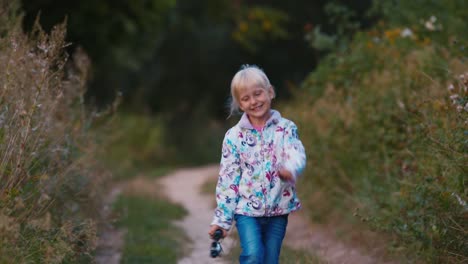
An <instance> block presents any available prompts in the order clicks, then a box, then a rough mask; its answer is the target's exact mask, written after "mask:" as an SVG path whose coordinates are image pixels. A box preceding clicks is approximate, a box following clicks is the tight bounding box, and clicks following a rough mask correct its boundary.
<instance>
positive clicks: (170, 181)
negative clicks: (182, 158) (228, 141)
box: [161, 165, 383, 264]
mask: <svg viewBox="0 0 468 264" xmlns="http://www.w3.org/2000/svg"><path fill="white" fill-rule="evenodd" d="M218 169H219V167H218V165H211V166H206V167H201V168H192V169H183V170H178V171H176V172H174V173H172V174H170V175H168V176H166V177H164V178H162V179H161V184H163V185H164V186H165V190H166V191H167V194H168V196H169V197H170V198H171V199H172V200H173V201H175V202H178V203H180V204H181V205H183V206H184V207H185V208H186V209H187V210H188V212H189V215H188V216H187V217H186V218H185V219H184V220H183V221H182V222H179V223H178V224H180V226H181V227H182V228H183V229H184V230H186V232H187V234H188V235H189V237H190V238H191V239H192V241H193V245H192V248H191V249H192V251H191V254H190V255H189V256H187V257H186V258H184V259H182V260H181V261H180V262H179V263H184V264H185V263H187V264H192V263H193V264H196V263H203V264H205V263H222V262H221V260H220V259H212V258H210V257H209V256H208V248H209V244H210V242H211V241H210V239H209V238H208V235H207V230H208V225H209V223H210V221H211V217H212V214H213V208H212V204H213V197H209V196H207V195H204V194H202V192H201V187H202V185H203V184H204V183H205V182H207V181H209V180H210V179H216V177H217V174H218ZM285 244H286V245H287V246H289V247H291V248H293V249H301V250H306V251H309V252H313V253H314V254H315V255H317V256H318V257H319V258H320V259H322V260H324V261H325V262H326V263H330V264H347V263H349V264H355V263H359V264H371V263H383V262H382V261H381V260H377V259H375V258H373V257H370V256H368V255H365V254H363V253H361V252H360V251H359V249H358V248H357V247H352V246H350V245H345V244H343V243H341V242H339V241H337V240H335V239H334V238H333V237H332V235H331V234H329V233H328V232H327V231H326V230H324V229H322V228H321V227H320V226H312V225H310V224H309V223H308V222H307V221H306V220H305V218H304V217H303V216H302V213H300V212H299V213H293V214H291V215H290V218H289V224H288V230H287V233H286V237H285ZM226 245H231V246H232V245H233V242H232V241H224V242H223V246H224V247H226Z"/></svg>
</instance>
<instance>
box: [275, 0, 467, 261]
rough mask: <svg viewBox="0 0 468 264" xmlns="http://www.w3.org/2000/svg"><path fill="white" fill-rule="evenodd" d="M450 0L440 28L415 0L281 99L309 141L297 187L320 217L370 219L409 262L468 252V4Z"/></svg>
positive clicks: (362, 34)
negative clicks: (289, 100) (467, 16)
mask: <svg viewBox="0 0 468 264" xmlns="http://www.w3.org/2000/svg"><path fill="white" fill-rule="evenodd" d="M395 2H398V3H400V4H401V5H402V6H400V8H403V6H405V7H409V5H411V4H409V2H408V3H407V2H405V3H407V4H404V3H403V1H401V2H400V1H395ZM420 2H421V1H420ZM424 2H429V1H424ZM445 2H447V3H449V2H450V3H452V5H450V6H449V7H443V8H442V7H441V8H442V9H443V12H442V13H443V14H445V16H446V17H447V19H448V20H446V21H445V20H444V22H443V23H446V24H444V27H443V28H442V29H440V31H436V30H435V31H434V32H433V31H430V32H428V31H427V30H423V29H421V27H420V26H419V23H420V22H419V16H418V15H416V16H414V17H411V16H409V15H410V12H412V11H413V10H415V8H413V9H411V10H405V11H403V12H402V13H403V14H407V15H408V16H404V17H405V19H403V18H401V20H396V18H394V17H393V18H392V19H389V20H390V22H389V23H387V20H384V21H383V22H381V23H379V25H377V26H376V27H375V28H373V29H371V30H369V31H367V32H360V33H358V34H357V35H355V37H354V40H353V41H352V43H351V44H350V47H349V52H348V53H347V54H345V53H334V54H331V55H330V56H329V57H328V58H327V59H326V60H324V61H323V62H322V63H321V64H320V65H319V67H318V69H317V70H316V71H314V72H313V73H311V74H310V76H309V77H308V78H307V79H306V80H305V81H304V83H303V85H302V87H303V89H302V90H301V91H296V92H297V95H296V97H295V98H296V99H295V100H294V103H293V104H290V105H284V106H283V107H282V108H283V112H284V114H285V116H289V117H291V118H292V119H293V120H295V121H296V123H297V124H298V126H299V128H300V133H301V139H302V140H303V142H304V144H305V147H306V150H307V154H308V168H307V171H306V173H305V174H306V175H305V177H304V179H303V184H301V188H300V189H299V191H300V192H301V190H302V196H303V200H304V203H305V205H306V208H307V209H308V212H309V213H310V215H311V217H313V218H314V219H319V220H332V219H331V218H333V217H336V216H337V215H339V216H340V219H343V220H347V221H349V222H352V223H354V224H358V221H359V220H360V221H361V222H364V223H367V224H368V226H369V227H370V228H372V229H374V230H378V231H381V232H384V233H387V234H388V235H389V236H390V237H393V238H394V239H395V241H394V243H392V244H391V248H389V249H390V251H392V250H393V251H395V252H398V253H400V254H402V253H403V254H407V255H406V257H407V258H408V261H409V262H411V261H412V260H414V259H423V260H427V261H431V262H437V263H459V262H460V261H462V262H463V261H466V260H467V259H468V250H467V247H466V230H468V224H467V221H466V217H467V216H468V206H467V205H466V201H467V195H468V192H467V188H466V185H467V183H466V175H468V171H467V169H468V168H467V166H466V164H468V152H467V150H468V147H467V146H468V141H467V140H466V136H467V133H468V132H467V131H468V130H467V122H468V105H467V103H468V91H467V84H468V66H467V65H466V63H465V62H464V60H463V58H461V57H460V53H459V48H460V47H461V46H463V44H462V43H460V42H451V41H450V40H453V39H459V40H460V39H463V38H464V36H463V35H464V33H463V32H464V30H463V28H462V27H459V26H458V25H459V23H458V22H459V21H461V15H462V13H463V12H464V11H461V10H467V6H466V4H464V8H462V7H461V6H460V5H461V2H459V1H458V2H457V1H445ZM431 3H432V2H431ZM429 6H430V7H431V8H432V9H430V12H433V13H436V11H439V10H438V9H434V8H436V7H437V8H438V7H439V6H438V5H436V6H433V5H429ZM385 8H387V9H388V8H390V6H389V5H386V6H385ZM392 8H395V7H393V6H392ZM424 8H429V7H427V6H424ZM392 10H393V11H392V15H393V14H395V12H396V10H400V9H392ZM426 11H427V10H426ZM430 12H429V13H428V14H431V13H430ZM397 13H398V12H397ZM438 14H439V13H438ZM449 16H451V17H450V19H449V18H448V17H449ZM441 19H442V18H441ZM457 21H458V22H457ZM397 25H398V26H397ZM401 25H406V26H407V27H408V28H411V29H412V31H411V33H408V31H405V28H402V27H401ZM452 25H453V26H454V28H451V29H450V31H448V32H445V31H444V30H445V28H448V27H451V26H452ZM454 29H456V30H458V31H454ZM404 32H406V33H404ZM407 34H410V35H407ZM304 190H308V191H307V192H308V193H310V194H305V193H304V192H305V191H304Z"/></svg>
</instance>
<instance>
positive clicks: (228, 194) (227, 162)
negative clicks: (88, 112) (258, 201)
mask: <svg viewBox="0 0 468 264" xmlns="http://www.w3.org/2000/svg"><path fill="white" fill-rule="evenodd" d="M235 136H236V135H234V133H233V131H232V130H229V131H228V132H227V133H226V136H225V137H224V140H223V147H222V156H221V164H220V171H219V178H218V184H217V185H216V203H217V207H216V209H215V215H214V218H213V221H212V222H211V224H212V225H218V226H220V227H222V228H224V229H226V230H229V229H230V228H231V226H232V222H233V218H234V210H235V209H236V206H237V202H238V193H239V191H238V190H239V182H240V179H241V168H240V156H239V151H238V149H237V147H236V144H235V142H236V138H235Z"/></svg>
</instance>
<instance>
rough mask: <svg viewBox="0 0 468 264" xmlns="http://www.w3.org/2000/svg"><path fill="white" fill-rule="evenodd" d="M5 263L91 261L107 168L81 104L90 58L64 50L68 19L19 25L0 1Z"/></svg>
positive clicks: (1, 244) (0, 200)
mask: <svg viewBox="0 0 468 264" xmlns="http://www.w3.org/2000/svg"><path fill="white" fill-rule="evenodd" d="M0 14H1V15H0V17H1V19H0V20H1V23H0V65H1V68H0V182H1V184H0V262H2V263H3V262H14V263H25V262H34V263H62V262H67V261H72V260H73V261H79V260H86V259H88V260H89V259H90V256H91V253H92V251H93V250H94V248H95V242H96V220H95V217H96V215H97V213H96V208H97V206H98V203H99V199H98V198H99V197H98V193H99V192H98V186H99V185H100V183H102V182H103V181H104V179H105V177H104V176H105V174H104V173H103V171H101V170H100V169H99V166H98V165H97V164H95V162H94V161H93V160H94V159H93V155H92V154H91V153H93V152H94V150H95V148H96V146H95V145H93V137H92V134H91V133H90V132H89V131H88V127H89V122H90V119H89V118H88V115H87V114H86V111H85V108H84V105H83V93H84V90H85V84H86V77H87V71H88V67H89V61H88V59H87V57H86V56H85V55H84V53H82V52H77V53H75V54H74V56H73V58H72V59H71V60H70V59H69V57H68V54H67V53H66V52H65V47H66V46H67V45H68V43H66V42H65V31H66V30H65V27H66V26H65V23H63V24H60V25H57V26H55V27H54V28H53V29H52V31H51V32H50V34H47V33H45V32H44V31H43V30H42V29H41V27H40V26H39V23H38V22H36V25H35V26H34V29H33V30H32V32H31V33H29V34H26V33H24V32H23V31H22V29H21V16H19V11H18V9H17V2H16V1H0Z"/></svg>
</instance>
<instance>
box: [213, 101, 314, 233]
mask: <svg viewBox="0 0 468 264" xmlns="http://www.w3.org/2000/svg"><path fill="white" fill-rule="evenodd" d="M305 164H306V155H305V151H304V147H303V145H302V143H301V141H300V140H299V137H298V134H297V127H296V125H295V124H294V123H293V122H292V121H290V120H288V119H285V118H282V117H281V115H280V113H279V112H278V111H276V110H271V117H270V118H269V119H268V121H267V122H266V124H265V126H264V128H263V129H262V131H257V130H256V129H254V128H253V126H252V124H251V123H250V121H249V119H248V117H247V115H246V114H244V115H243V116H242V118H241V119H240V121H239V123H238V124H237V125H235V126H234V127H232V128H231V129H229V130H228V131H227V133H226V135H225V137H224V141H223V147H222V157H221V168H220V172H219V178H218V184H217V186H216V201H217V208H216V210H215V216H214V218H213V221H212V223H211V224H212V225H218V226H220V227H222V228H224V229H226V230H229V229H230V228H231V225H232V222H233V217H234V214H241V215H246V216H275V215H284V214H288V213H290V212H292V211H296V210H298V209H299V208H300V207H301V203H300V202H299V199H298V198H297V195H296V190H295V179H296V177H297V176H298V175H300V173H301V172H302V171H303V170H304V168H305ZM281 167H283V168H285V169H287V170H288V171H290V172H291V173H292V174H293V176H294V181H292V182H286V181H283V180H281V179H280V178H279V175H278V169H279V168H281Z"/></svg>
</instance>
